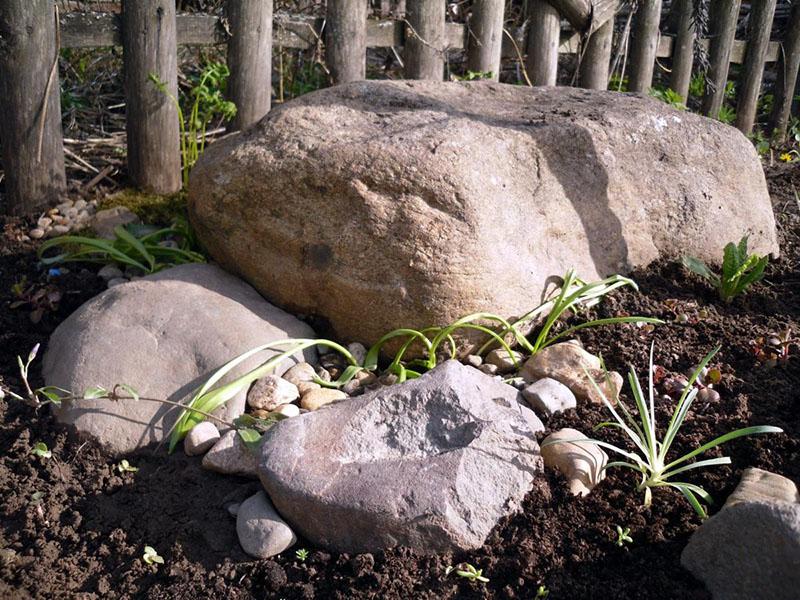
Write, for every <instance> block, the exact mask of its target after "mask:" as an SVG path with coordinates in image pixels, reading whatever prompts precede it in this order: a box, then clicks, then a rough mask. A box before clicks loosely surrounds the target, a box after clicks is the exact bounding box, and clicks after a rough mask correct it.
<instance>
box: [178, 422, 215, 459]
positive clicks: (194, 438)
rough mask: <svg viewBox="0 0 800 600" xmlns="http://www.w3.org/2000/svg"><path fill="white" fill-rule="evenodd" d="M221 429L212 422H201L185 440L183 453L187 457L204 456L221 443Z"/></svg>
mask: <svg viewBox="0 0 800 600" xmlns="http://www.w3.org/2000/svg"><path fill="white" fill-rule="evenodd" d="M219 438H220V435H219V429H217V426H216V425H214V423H212V422H211V421H201V422H200V423H198V424H197V425H195V426H194V427H192V429H191V430H190V431H189V433H188V434H187V436H186V437H185V438H184V439H183V451H184V452H186V455H187V456H198V455H200V454H203V453H204V452H206V451H207V450H208V449H210V448H211V446H213V445H214V444H216V443H217V442H218V441H219Z"/></svg>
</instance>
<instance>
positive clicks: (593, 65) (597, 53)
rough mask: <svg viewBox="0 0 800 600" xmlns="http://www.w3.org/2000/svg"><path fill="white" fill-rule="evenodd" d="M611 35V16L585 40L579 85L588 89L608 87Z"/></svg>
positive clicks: (612, 24) (612, 20) (612, 31)
mask: <svg viewBox="0 0 800 600" xmlns="http://www.w3.org/2000/svg"><path fill="white" fill-rule="evenodd" d="M613 36H614V18H613V17H612V18H610V19H608V20H607V21H606V22H605V23H603V24H602V25H600V27H598V28H597V29H595V30H594V31H593V32H592V33H590V34H589V39H588V40H587V41H586V51H585V52H584V54H583V59H582V60H581V67H580V69H581V73H580V85H581V87H585V88H588V89H590V90H604V89H606V88H608V69H609V64H610V63H611V46H612V42H613Z"/></svg>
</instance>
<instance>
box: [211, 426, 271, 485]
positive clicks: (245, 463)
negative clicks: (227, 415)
mask: <svg viewBox="0 0 800 600" xmlns="http://www.w3.org/2000/svg"><path fill="white" fill-rule="evenodd" d="M256 462H257V461H256V455H255V453H254V452H252V451H251V450H250V449H249V448H248V447H247V446H246V445H245V443H244V442H243V441H242V438H241V437H239V434H238V433H236V431H235V430H233V429H231V430H230V431H228V432H226V433H225V435H223V436H222V437H221V438H220V440H219V441H218V442H217V443H216V444H214V445H213V446H212V447H211V449H210V450H209V451H208V452H206V455H205V456H204V457H203V462H202V466H203V468H204V469H208V470H209V471H215V472H216V473H222V474H223V475H242V476H243V477H253V478H255V477H258V475H257V474H256V466H257V465H256Z"/></svg>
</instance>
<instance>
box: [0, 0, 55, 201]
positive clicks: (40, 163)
mask: <svg viewBox="0 0 800 600" xmlns="http://www.w3.org/2000/svg"><path fill="white" fill-rule="evenodd" d="M57 58H58V44H57V39H56V15H55V11H54V6H53V2H52V0H3V1H2V2H0V104H2V110H0V131H2V135H0V142H2V146H3V148H2V158H3V166H4V168H5V174H6V205H5V206H3V207H0V212H6V213H10V214H17V215H21V214H26V213H30V212H33V211H34V210H36V209H37V208H40V207H42V206H44V205H46V204H47V203H49V202H51V201H53V200H55V199H57V198H58V196H59V195H60V194H61V193H62V192H63V191H64V187H65V182H66V179H65V176H64V146H63V133H62V131H61V103H60V98H59V85H58V64H57V63H56V60H57Z"/></svg>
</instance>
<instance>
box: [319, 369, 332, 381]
mask: <svg viewBox="0 0 800 600" xmlns="http://www.w3.org/2000/svg"><path fill="white" fill-rule="evenodd" d="M317 377H319V378H320V379H322V381H330V380H331V374H330V373H329V372H328V370H327V369H325V368H324V367H317Z"/></svg>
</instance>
